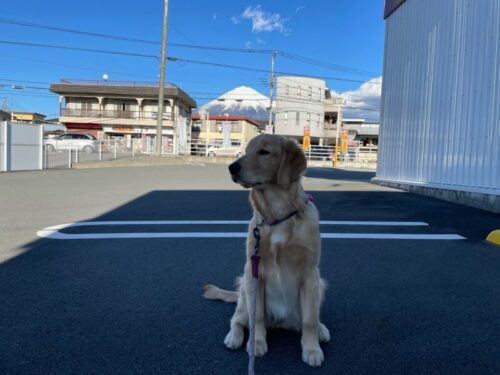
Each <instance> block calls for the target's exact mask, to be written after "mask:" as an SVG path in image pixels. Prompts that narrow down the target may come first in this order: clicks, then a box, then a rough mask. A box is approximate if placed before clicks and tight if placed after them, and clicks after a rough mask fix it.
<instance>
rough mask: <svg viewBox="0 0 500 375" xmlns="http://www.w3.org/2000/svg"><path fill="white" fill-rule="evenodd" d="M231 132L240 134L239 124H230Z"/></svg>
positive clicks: (237, 122) (238, 122)
mask: <svg viewBox="0 0 500 375" xmlns="http://www.w3.org/2000/svg"><path fill="white" fill-rule="evenodd" d="M231 132H233V133H241V122H240V121H236V122H231Z"/></svg>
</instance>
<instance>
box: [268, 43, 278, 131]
mask: <svg viewBox="0 0 500 375" xmlns="http://www.w3.org/2000/svg"><path fill="white" fill-rule="evenodd" d="M277 53H278V52H277V51H273V55H272V58H271V77H270V79H269V122H268V125H269V129H272V130H271V132H272V133H271V134H274V126H273V96H274V62H275V60H276V55H277Z"/></svg>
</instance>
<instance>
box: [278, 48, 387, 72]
mask: <svg viewBox="0 0 500 375" xmlns="http://www.w3.org/2000/svg"><path fill="white" fill-rule="evenodd" d="M279 54H280V56H282V57H285V58H287V59H290V60H295V61H299V62H303V63H306V64H310V65H314V66H319V67H323V68H327V69H332V70H339V71H343V72H345V73H350V74H357V75H364V76H372V77H374V76H378V75H379V74H378V73H374V72H370V71H367V70H362V69H357V68H352V67H348V66H343V65H338V64H332V63H329V62H326V61H321V60H317V59H313V58H310V57H306V56H301V55H298V54H294V53H290V52H286V51H280V52H279Z"/></svg>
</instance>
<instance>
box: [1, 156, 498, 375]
mask: <svg viewBox="0 0 500 375" xmlns="http://www.w3.org/2000/svg"><path fill="white" fill-rule="evenodd" d="M372 176H373V173H371V172H366V171H345V170H333V169H319V168H311V169H309V170H308V172H307V177H306V178H305V180H304V184H305V187H306V189H307V190H308V192H310V193H312V195H313V196H314V199H315V204H316V205H317V206H318V208H319V211H320V216H321V220H322V222H323V225H322V227H321V229H322V233H323V234H330V237H332V238H328V236H326V237H325V238H324V239H323V242H322V246H323V252H322V261H321V273H322V276H323V277H324V278H325V279H326V280H327V281H328V283H329V289H328V291H327V293H326V301H325V303H324V305H323V307H322V311H321V315H322V320H323V322H324V323H325V324H326V326H327V327H328V328H329V329H330V333H331V335H332V341H331V342H330V343H329V344H327V345H323V351H324V353H325V363H324V364H323V366H322V367H321V368H319V369H312V368H309V367H308V366H307V365H305V364H304V363H303V362H302V361H301V355H300V336H299V334H297V333H294V332H288V331H283V330H276V331H271V332H270V333H269V334H268V344H269V351H268V353H267V354H266V356H265V357H263V358H259V359H257V362H256V371H257V374H498V373H500V293H499V285H500V248H498V247H496V246H493V245H489V244H487V243H485V242H484V238H485V236H486V234H487V233H488V232H489V231H490V230H493V229H498V228H500V215H496V214H493V213H489V212H486V211H481V210H477V209H474V208H469V207H465V206H460V205H456V204H451V203H447V202H443V201H438V200H435V199H431V198H426V197H422V196H417V195H413V194H410V193H406V192H401V191H398V190H394V189H389V188H383V187H380V186H377V185H373V184H371V183H370V182H369V181H370V178H371V177H372ZM0 207H1V213H2V214H1V215H0V301H1V303H0V373H1V374H138V373H144V374H156V373H158V374H244V373H245V371H246V366H247V355H246V352H245V351H244V350H243V349H241V350H238V351H236V352H231V351H229V350H227V349H226V348H225V347H224V345H223V339H224V336H225V334H226V333H227V330H228V327H229V319H230V317H231V315H232V312H233V309H234V305H231V304H224V303H219V302H214V301H208V300H204V299H203V298H201V288H202V287H203V285H205V284H206V283H214V284H217V285H219V286H221V287H225V288H231V287H232V285H233V282H234V278H235V277H236V276H238V275H239V274H240V273H241V272H242V266H243V262H244V239H243V238H241V237H240V236H239V233H244V232H245V231H246V226H245V224H244V223H235V222H234V221H245V220H248V219H249V218H250V215H251V211H250V206H249V203H248V192H247V191H245V190H244V189H242V188H240V187H239V186H237V185H235V184H233V183H232V182H231V181H230V179H229V177H228V176H227V173H226V166H224V165H206V166H204V165H177V166H164V167H142V168H141V167H136V168H112V169H88V170H64V171H57V170H53V171H44V172H19V173H10V174H0ZM214 221H218V223H217V224H215V223H214ZM79 222H92V223H89V224H88V225H86V226H68V227H65V228H64V227H57V228H52V229H51V227H54V226H57V225H61V224H68V223H79ZM104 223H106V224H105V225H103V224H104ZM37 233H39V235H40V236H45V237H40V236H37ZM200 233H201V234H203V233H204V235H200ZM207 233H208V234H207ZM217 233H224V234H225V235H224V236H215V235H214V234H217ZM228 234H229V235H228ZM58 235H62V236H61V237H64V235H66V238H65V239H52V238H57V236H58ZM210 236H212V238H207V237H210Z"/></svg>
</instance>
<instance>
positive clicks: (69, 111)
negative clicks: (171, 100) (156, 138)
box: [61, 108, 173, 120]
mask: <svg viewBox="0 0 500 375" xmlns="http://www.w3.org/2000/svg"><path fill="white" fill-rule="evenodd" d="M61 117H85V118H97V119H103V118H106V119H134V120H139V119H147V120H157V119H158V112H149V111H127V110H125V111H123V110H114V109H104V110H99V109H74V108H63V109H62V110H61ZM163 119H164V120H173V115H172V113H163Z"/></svg>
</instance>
